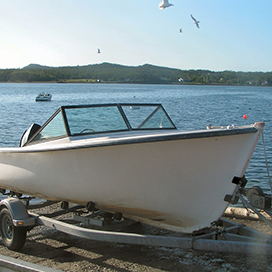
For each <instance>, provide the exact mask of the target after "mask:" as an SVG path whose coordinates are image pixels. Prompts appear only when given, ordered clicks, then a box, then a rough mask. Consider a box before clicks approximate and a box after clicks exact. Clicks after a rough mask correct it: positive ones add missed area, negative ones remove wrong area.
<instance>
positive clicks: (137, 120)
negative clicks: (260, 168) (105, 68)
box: [0, 103, 264, 233]
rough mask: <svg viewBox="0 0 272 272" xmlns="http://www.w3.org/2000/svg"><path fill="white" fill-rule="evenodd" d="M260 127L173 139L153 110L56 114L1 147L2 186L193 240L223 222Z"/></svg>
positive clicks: (69, 109) (100, 108) (175, 133)
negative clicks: (14, 144) (15, 142)
mask: <svg viewBox="0 0 272 272" xmlns="http://www.w3.org/2000/svg"><path fill="white" fill-rule="evenodd" d="M131 107H133V108H137V110H136V111H132V110H131ZM263 129H264V122H256V123H254V124H251V125H243V126H234V125H231V126H218V127H215V126H211V125H209V126H207V128H203V129H200V130H192V131H181V130H179V129H177V127H176V126H175V124H174V123H173V121H172V120H171V118H170V116H169V115H168V114H167V112H166V111H165V109H164V107H163V106H162V105H161V104H127V103H125V104H122V103H120V104H117V103H114V104H95V105H68V106H61V107H60V108H58V109H57V110H56V112H55V113H54V114H53V115H52V116H51V117H50V118H49V119H48V120H47V121H46V122H45V124H43V125H42V126H40V125H38V124H35V123H34V124H33V125H31V127H30V128H29V129H28V130H27V131H26V132H25V133H24V134H23V136H22V139H21V142H20V146H19V147H7V148H0V188H1V191H3V190H10V191H11V192H13V194H14V195H17V194H24V195H29V196H33V197H37V198H41V199H45V200H50V201H63V202H64V203H65V202H66V203H67V202H68V203H69V202H70V203H77V204H80V205H86V206H88V207H90V206H93V208H94V207H95V209H101V210H103V211H106V212H108V213H112V214H116V213H118V214H121V215H122V216H123V217H124V218H128V219H132V220H136V221H139V222H142V223H146V224H149V225H152V226H156V227H160V228H163V229H167V230H171V231H177V232H183V233H191V232H193V231H195V230H199V229H202V228H205V227H206V226H209V225H210V224H211V222H213V221H215V220H218V219H219V218H220V217H221V215H222V214H223V212H224V211H225V209H226V208H227V206H228V205H229V202H231V201H230V198H233V196H235V193H236V191H237V188H238V186H240V185H241V183H242V182H243V179H244V175H245V171H246V169H247V166H248V164H249V161H250V159H251V157H252V154H253V152H254V149H255V147H256V145H257V142H258V139H259V137H260V135H261V133H262V131H263Z"/></svg>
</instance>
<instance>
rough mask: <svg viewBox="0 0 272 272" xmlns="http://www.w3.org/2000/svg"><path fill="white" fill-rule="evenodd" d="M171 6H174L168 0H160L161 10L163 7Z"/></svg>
mask: <svg viewBox="0 0 272 272" xmlns="http://www.w3.org/2000/svg"><path fill="white" fill-rule="evenodd" d="M171 6H174V5H173V4H170V3H169V2H168V0H162V1H161V2H160V4H159V9H161V10H163V9H165V8H169V7H171Z"/></svg>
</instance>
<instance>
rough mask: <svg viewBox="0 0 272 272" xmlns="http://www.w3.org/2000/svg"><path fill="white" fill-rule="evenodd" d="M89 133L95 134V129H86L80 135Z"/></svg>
mask: <svg viewBox="0 0 272 272" xmlns="http://www.w3.org/2000/svg"><path fill="white" fill-rule="evenodd" d="M88 132H95V131H94V130H93V129H91V128H85V129H83V130H81V131H80V134H82V133H88Z"/></svg>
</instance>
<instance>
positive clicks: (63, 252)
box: [0, 204, 272, 272]
mask: <svg viewBox="0 0 272 272" xmlns="http://www.w3.org/2000/svg"><path fill="white" fill-rule="evenodd" d="M57 205H58V204H54V205H52V206H50V207H47V208H43V209H41V210H40V212H41V213H43V212H48V211H49V210H50V211H53V210H55V209H56V208H57V207H58V206H57ZM68 217H69V216H68ZM67 219H69V218H67ZM231 220H233V221H235V222H237V223H239V224H245V225H246V226H248V227H250V228H253V229H256V230H259V231H261V232H263V233H266V234H269V235H272V230H271V228H270V227H269V226H267V225H266V224H265V223H263V222H260V221H253V220H245V219H235V218H232V219H231ZM126 231H133V232H137V233H148V234H159V235H168V234H169V232H167V231H164V230H160V229H157V228H153V227H150V226H147V225H143V224H136V225H134V226H131V227H129V228H128V229H127V230H126ZM0 254H1V255H5V256H8V257H12V258H16V259H19V260H23V261H27V262H31V263H35V264H38V265H42V266H47V267H51V268H54V269H58V270H62V271H118V272H125V271H195V272H198V271H272V258H271V256H268V255H260V254H250V255H247V254H237V253H216V252H207V251H197V250H183V249H176V248H165V247H153V246H139V245H125V244H118V243H107V242H97V241H92V240H86V239H82V238H77V237H74V236H71V235H67V234H64V233H61V232H58V231H56V230H53V229H48V228H46V227H44V226H39V227H35V228H34V229H33V230H31V231H30V232H29V233H28V235H27V241H26V244H25V246H24V247H23V248H22V249H21V250H20V251H19V252H15V251H11V250H9V249H7V248H6V247H4V246H3V244H2V241H0Z"/></svg>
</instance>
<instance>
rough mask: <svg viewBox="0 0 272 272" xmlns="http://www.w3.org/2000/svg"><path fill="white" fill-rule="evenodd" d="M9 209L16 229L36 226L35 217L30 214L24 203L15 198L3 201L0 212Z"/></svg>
mask: <svg viewBox="0 0 272 272" xmlns="http://www.w3.org/2000/svg"><path fill="white" fill-rule="evenodd" d="M4 208H7V209H8V210H9V211H10V213H11V216H12V221H13V225H14V226H16V227H30V226H35V225H36V219H35V217H32V216H30V215H29V214H28V212H27V209H26V207H25V205H24V204H23V202H22V201H21V200H20V199H18V198H14V197H9V198H6V199H3V200H1V202H0V211H2V209H4Z"/></svg>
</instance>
